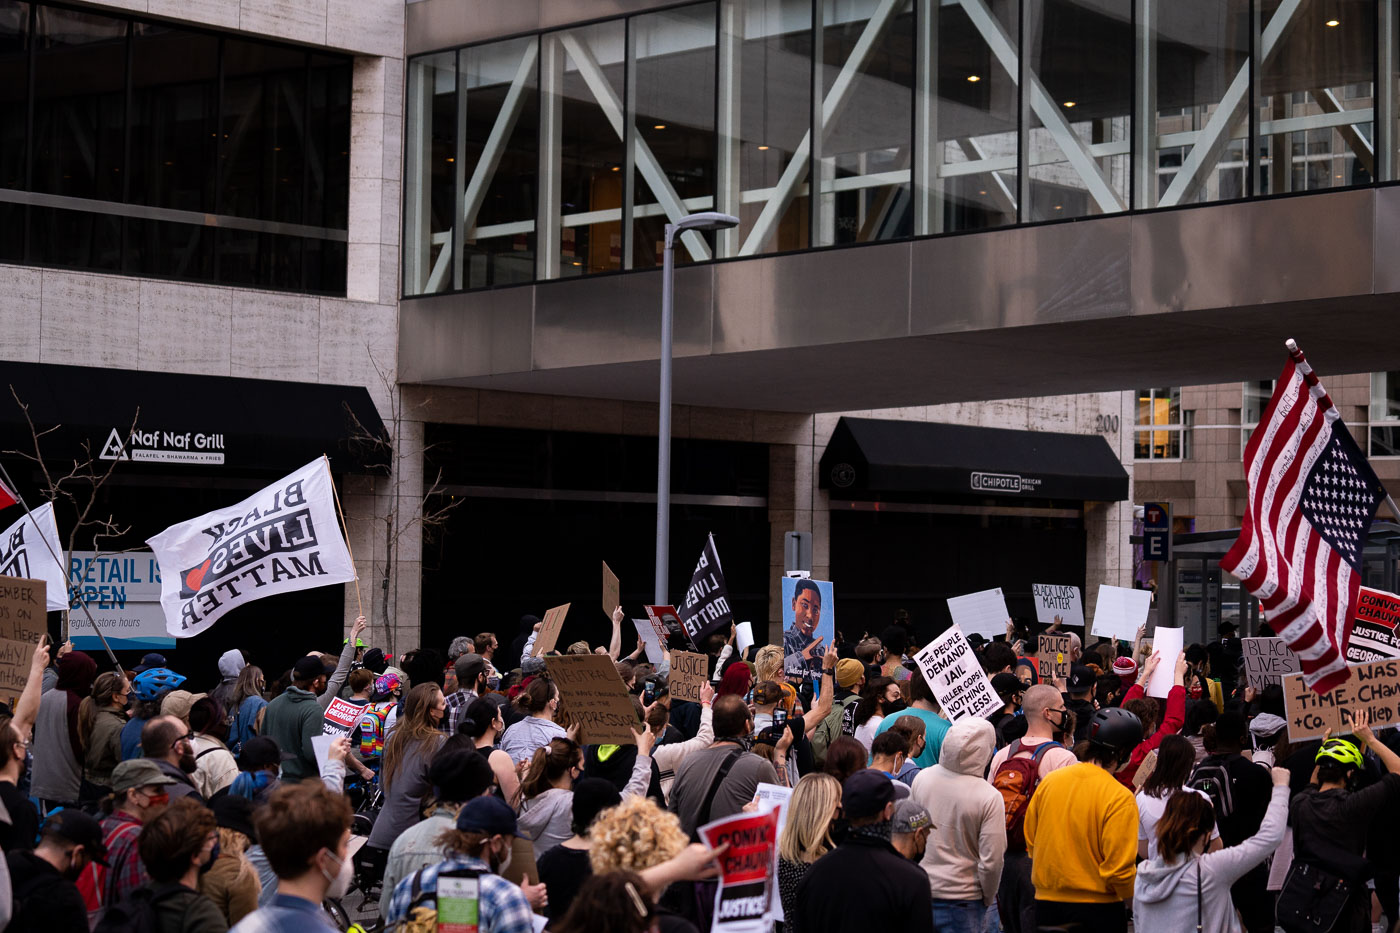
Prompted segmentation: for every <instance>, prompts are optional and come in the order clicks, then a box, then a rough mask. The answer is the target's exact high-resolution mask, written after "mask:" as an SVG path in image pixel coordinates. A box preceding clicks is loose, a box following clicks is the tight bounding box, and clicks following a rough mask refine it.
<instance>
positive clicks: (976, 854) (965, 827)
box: [910, 716, 1155, 933]
mask: <svg viewBox="0 0 1400 933" xmlns="http://www.w3.org/2000/svg"><path fill="white" fill-rule="evenodd" d="M995 751H996V730H995V729H994V728H993V727H992V724H991V723H990V722H988V721H987V720H985V719H982V718H980V717H972V716H969V717H967V718H966V719H962V720H960V721H958V722H956V723H954V724H953V726H952V728H950V729H949V730H948V733H947V735H945V736H944V737H943V748H942V749H941V751H940V752H939V756H938V763H937V764H936V765H934V766H933V767H931V768H924V769H923V770H922V771H920V772H919V774H918V776H917V777H915V778H914V786H913V788H912V791H913V792H912V794H911V795H910V799H911V800H913V801H914V802H915V803H918V804H920V805H922V806H923V807H924V809H926V810H928V814H929V818H930V819H931V820H932V822H933V830H932V832H930V833H929V837H928V845H927V847H926V848H925V849H924V857H923V861H921V862H920V863H919V866H920V867H921V868H923V870H924V871H925V872H927V873H928V880H929V893H930V894H931V895H932V897H933V925H934V929H936V930H938V931H939V933H975V931H980V930H981V929H982V927H983V922H984V920H985V918H986V914H987V908H988V907H990V906H992V903H993V902H994V901H995V900H996V895H997V885H998V884H999V883H1000V881H1001V869H1002V862H1003V857H1004V856H1005V853H1006V808H1005V805H1004V804H1003V803H1002V799H1001V794H1000V793H999V792H998V791H997V789H996V788H994V787H993V786H992V785H991V784H989V783H988V782H987V764H988V763H989V762H990V761H991V760H992V753H993V752H995ZM1148 929H1150V928H1148ZM1154 933H1155V931H1154Z"/></svg>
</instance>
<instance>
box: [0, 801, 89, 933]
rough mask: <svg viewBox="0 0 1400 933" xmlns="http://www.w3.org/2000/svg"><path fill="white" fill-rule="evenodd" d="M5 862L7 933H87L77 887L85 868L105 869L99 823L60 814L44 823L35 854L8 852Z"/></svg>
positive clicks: (84, 909) (69, 812)
mask: <svg viewBox="0 0 1400 933" xmlns="http://www.w3.org/2000/svg"><path fill="white" fill-rule="evenodd" d="M5 861H6V864H7V865H8V867H9V869H10V884H11V886H12V890H13V893H14V915H13V917H12V918H11V919H10V925H9V926H8V927H6V928H5V930H6V933H87V931H88V921H87V907H86V906H85V905H84V904H83V897H82V895H81V894H79V893H78V886H77V884H75V882H76V881H77V879H78V876H79V875H81V874H82V873H83V869H84V868H86V867H87V866H88V863H89V862H96V863H97V864H99V865H106V864H107V847H106V846H104V845H103V844H102V827H101V826H100V825H99V824H98V822H97V820H95V819H93V818H92V817H90V816H88V815H87V814H86V813H83V812H82V811H80V810H73V809H64V810H59V811H58V812H57V813H54V814H52V815H50V816H49V818H48V820H47V821H46V822H45V823H44V828H43V832H42V834H41V835H40V838H39V845H38V847H37V848H35V849H34V850H33V851H30V850H26V849H20V850H16V851H14V852H10V853H9V854H8V855H7V856H6V857H5Z"/></svg>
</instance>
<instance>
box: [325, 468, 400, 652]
mask: <svg viewBox="0 0 1400 933" xmlns="http://www.w3.org/2000/svg"><path fill="white" fill-rule="evenodd" d="M321 459H322V460H324V461H325V463H326V475H327V476H330V480H331V495H333V496H335V514H336V515H338V516H340V533H341V534H342V535H344V536H345V552H346V553H347V554H349V555H350V569H351V570H353V571H355V614H356V615H357V616H361V617H363V616H364V614H365V606H364V603H362V602H360V568H359V567H356V566H355V552H354V551H353V550H352V549H351V547H350V529H349V528H346V527H345V510H344V509H342V508H341V507H340V492H339V491H338V490H337V489H336V488H335V477H334V476H331V458H330V457H327V456H326V455H325V454H324V453H323V454H321ZM385 624H386V625H387V624H388V621H387V620H386V621H385Z"/></svg>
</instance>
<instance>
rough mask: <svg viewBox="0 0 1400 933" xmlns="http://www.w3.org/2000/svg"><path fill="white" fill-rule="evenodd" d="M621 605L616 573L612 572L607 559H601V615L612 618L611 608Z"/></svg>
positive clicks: (620, 591) (619, 585)
mask: <svg viewBox="0 0 1400 933" xmlns="http://www.w3.org/2000/svg"><path fill="white" fill-rule="evenodd" d="M621 605H622V584H620V583H618V582H617V574H615V573H613V572H612V568H611V567H609V566H608V562H607V561H603V615H605V616H607V617H608V618H609V619H611V618H612V614H613V610H614V609H616V608H617V607H618V606H621Z"/></svg>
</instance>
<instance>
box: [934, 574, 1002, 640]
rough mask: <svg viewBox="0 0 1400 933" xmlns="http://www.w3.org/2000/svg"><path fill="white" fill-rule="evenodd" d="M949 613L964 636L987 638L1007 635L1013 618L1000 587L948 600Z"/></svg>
mask: <svg viewBox="0 0 1400 933" xmlns="http://www.w3.org/2000/svg"><path fill="white" fill-rule="evenodd" d="M948 613H949V615H951V616H952V617H953V624H954V625H956V626H957V627H958V628H960V629H962V630H963V634H965V635H983V636H985V637H987V638H995V637H997V636H998V635H1004V634H1006V621H1007V620H1008V619H1010V618H1011V613H1010V612H1008V611H1007V609H1006V597H1005V596H1003V595H1002V592H1001V587H999V586H998V587H994V588H992V589H990V590H982V591H981V592H979V593H968V594H967V595H966V596H954V597H953V598H952V599H950V600H948Z"/></svg>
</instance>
